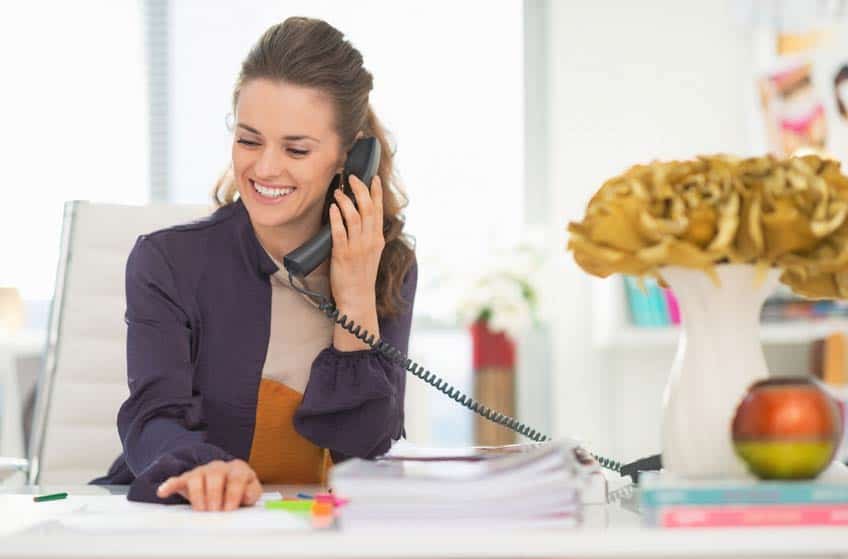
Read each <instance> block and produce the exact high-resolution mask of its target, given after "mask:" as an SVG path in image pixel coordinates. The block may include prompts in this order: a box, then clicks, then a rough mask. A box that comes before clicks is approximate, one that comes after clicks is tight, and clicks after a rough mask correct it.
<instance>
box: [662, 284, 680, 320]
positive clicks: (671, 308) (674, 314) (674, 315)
mask: <svg viewBox="0 0 848 559" xmlns="http://www.w3.org/2000/svg"><path fill="white" fill-rule="evenodd" d="M663 294H664V295H665V303H666V306H667V307H668V318H669V321H670V322H671V323H672V324H675V325H677V324H680V304H679V303H678V302H677V297H675V295H674V292H673V291H672V290H671V289H669V288H667V287H666V288H665V289H663Z"/></svg>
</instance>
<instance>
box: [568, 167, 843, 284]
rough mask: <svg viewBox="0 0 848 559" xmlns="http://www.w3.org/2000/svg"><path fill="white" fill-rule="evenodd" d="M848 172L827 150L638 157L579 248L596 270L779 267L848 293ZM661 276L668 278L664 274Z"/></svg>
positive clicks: (612, 187) (606, 191) (574, 239)
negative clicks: (640, 161)
mask: <svg viewBox="0 0 848 559" xmlns="http://www.w3.org/2000/svg"><path fill="white" fill-rule="evenodd" d="M846 218H848V177H846V176H845V175H843V174H842V173H841V171H840V165H839V162H837V161H833V160H829V159H824V158H821V157H819V156H817V155H806V156H803V157H792V158H788V159H777V158H774V157H771V156H768V157H758V158H747V159H743V158H738V157H733V156H730V155H712V156H701V157H698V158H697V159H695V160H690V161H669V162H660V161H655V162H652V163H650V164H648V165H635V166H633V167H631V168H630V169H628V170H627V171H626V172H625V173H624V174H622V175H619V176H617V177H613V178H611V179H609V180H608V181H606V182H605V183H604V184H603V185H602V186H601V188H600V189H599V190H598V192H597V193H596V194H595V195H594V196H593V197H592V199H591V200H590V202H589V205H588V207H587V209H586V215H585V217H584V218H583V220H582V221H580V222H572V223H569V225H568V231H569V232H570V238H569V242H568V248H569V250H571V251H573V253H574V258H575V260H576V261H577V263H578V264H579V265H580V266H581V267H582V268H583V269H584V270H586V271H587V272H589V273H590V274H594V275H597V276H601V277H606V276H608V275H610V274H613V273H625V274H632V275H652V276H655V277H658V278H659V277H660V276H659V269H660V268H661V267H663V266H669V265H677V266H685V267H688V268H697V269H701V270H704V271H705V272H706V273H708V274H710V275H711V276H712V277H713V278H715V279H716V281H717V275H716V274H715V270H714V266H715V265H716V264H719V263H724V262H733V263H750V264H754V265H757V266H758V267H760V268H761V269H764V268H766V267H772V266H776V267H779V268H781V269H782V270H783V271H784V273H783V275H782V277H781V279H782V281H784V282H785V283H786V284H788V285H789V286H790V287H792V288H793V289H794V290H795V291H796V292H798V293H800V294H802V295H805V296H809V297H817V298H833V297H848V219H846ZM660 279H661V278H660Z"/></svg>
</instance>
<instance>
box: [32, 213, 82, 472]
mask: <svg viewBox="0 0 848 559" xmlns="http://www.w3.org/2000/svg"><path fill="white" fill-rule="evenodd" d="M84 203H86V202H84V201H81V200H71V201H68V202H65V206H64V213H63V217H62V235H61V238H60V245H59V262H58V264H57V267H56V281H55V284H54V289H53V301H52V302H51V304H50V314H49V317H48V320H47V324H48V326H47V344H46V347H45V354H44V368H43V369H42V370H41V374H39V377H38V382H37V384H36V396H35V405H34V406H33V417H32V432H31V433H30V439H29V452H28V454H29V467H28V468H27V483H28V484H30V485H37V484H38V482H39V478H40V475H41V470H40V466H41V459H42V457H43V454H44V438H45V431H46V430H47V414H48V413H49V410H50V399H51V398H52V396H53V381H54V379H55V378H56V368H57V353H58V348H59V344H60V343H61V339H60V331H61V324H62V316H63V310H64V303H65V289H66V285H65V283H66V275H67V269H68V262H70V260H71V254H70V252H71V242H72V239H73V233H74V226H75V222H76V215H77V209H78V208H79V206H80V205H81V204H84Z"/></svg>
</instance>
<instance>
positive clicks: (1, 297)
mask: <svg viewBox="0 0 848 559" xmlns="http://www.w3.org/2000/svg"><path fill="white" fill-rule="evenodd" d="M23 324H24V304H23V301H22V300H21V294H20V293H19V292H18V289H17V288H15V287H0V335H6V336H9V335H12V334H15V333H17V332H18V330H20V329H21V326H23Z"/></svg>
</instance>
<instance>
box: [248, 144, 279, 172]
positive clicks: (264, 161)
mask: <svg viewBox="0 0 848 559" xmlns="http://www.w3.org/2000/svg"><path fill="white" fill-rule="evenodd" d="M255 168H256V174H257V175H258V176H260V177H276V176H278V175H280V174H281V173H282V172H283V154H282V153H280V150H279V149H277V148H276V147H275V146H268V147H266V148H265V149H264V150H262V153H261V154H260V155H259V160H258V161H257V162H256V165H255Z"/></svg>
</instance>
